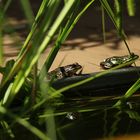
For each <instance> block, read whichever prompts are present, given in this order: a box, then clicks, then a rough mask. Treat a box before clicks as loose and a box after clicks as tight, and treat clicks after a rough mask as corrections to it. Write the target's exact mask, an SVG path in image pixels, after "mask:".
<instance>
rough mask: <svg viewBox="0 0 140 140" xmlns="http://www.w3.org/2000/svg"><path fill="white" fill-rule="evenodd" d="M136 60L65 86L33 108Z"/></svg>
mask: <svg viewBox="0 0 140 140" xmlns="http://www.w3.org/2000/svg"><path fill="white" fill-rule="evenodd" d="M136 59H137V58H134V59H133V60H131V61H128V62H127V63H124V64H120V65H118V66H115V67H113V68H111V69H108V70H105V71H103V72H100V73H97V74H96V75H94V76H91V77H89V78H86V79H84V80H81V81H79V82H77V83H73V84H71V85H68V86H65V87H63V88H61V89H59V90H57V91H55V92H54V93H53V94H52V96H50V97H47V98H44V99H43V100H42V101H40V102H39V103H37V104H36V105H34V106H33V109H36V108H38V107H40V106H41V105H42V104H44V103H45V102H47V101H49V100H50V99H52V98H55V97H56V96H57V95H59V94H60V93H62V92H64V91H67V90H69V89H71V88H74V87H77V86H80V85H83V84H85V83H87V82H90V81H92V80H94V79H96V78H99V77H101V76H104V75H106V74H108V73H110V72H111V71H113V70H116V69H119V68H121V67H125V66H128V65H130V64H132V63H134V62H135V60H136Z"/></svg>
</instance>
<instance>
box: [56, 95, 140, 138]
mask: <svg viewBox="0 0 140 140" xmlns="http://www.w3.org/2000/svg"><path fill="white" fill-rule="evenodd" d="M117 98H119V97H117ZM117 98H116V97H111V98H110V97H109V98H107V97H106V98H101V99H100V100H99V99H98V100H97V101H95V100H94V101H93V99H91V98H90V99H88V101H89V102H87V100H85V99H84V103H80V99H79V100H78V101H77V102H76V101H74V102H75V106H74V102H73V101H72V103H71V105H72V106H73V110H74V111H73V112H72V108H64V111H65V114H64V115H61V116H57V117H56V122H57V123H56V124H57V135H58V139H60V140H63V139H64V140H95V139H101V138H110V137H114V136H120V135H130V134H135V133H140V115H139V113H140V104H139V99H140V97H138V96H135V97H133V98H131V99H130V100H129V101H128V102H126V103H125V104H123V106H122V107H120V108H112V105H113V103H114V102H115V101H116V100H117ZM74 100H75V99H74ZM91 101H92V102H91ZM81 102H82V100H81ZM68 104H69V105H70V101H69V103H68V102H67V103H66V104H65V107H69V105H68ZM84 104H85V106H84ZM61 110H62V108H61ZM66 110H67V111H66Z"/></svg>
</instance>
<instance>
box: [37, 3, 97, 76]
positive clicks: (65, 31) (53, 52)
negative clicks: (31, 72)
mask: <svg viewBox="0 0 140 140" xmlns="http://www.w3.org/2000/svg"><path fill="white" fill-rule="evenodd" d="M94 1H95V0H91V1H90V2H89V3H88V4H87V5H86V6H85V7H84V8H83V9H82V11H81V12H80V13H79V14H78V15H77V16H76V17H75V15H71V16H70V18H69V20H68V22H67V24H66V26H65V27H64V29H63V31H62V33H61V34H60V35H59V36H58V38H57V40H56V43H55V46H54V47H53V48H52V50H51V52H50V53H49V56H48V57H47V60H46V61H45V63H44V65H43V67H42V68H41V71H40V74H39V75H40V76H39V77H40V79H42V78H43V77H44V76H45V75H43V74H44V73H43V71H48V70H49V69H50V67H51V65H52V63H53V61H54V59H55V57H56V55H57V53H58V51H59V49H60V48H61V44H62V43H63V42H64V41H65V40H66V38H67V37H68V35H69V33H70V32H71V31H72V29H73V28H74V26H75V25H76V23H77V22H78V21H79V19H80V17H81V16H82V15H83V14H84V13H85V11H86V10H87V9H88V7H89V6H90V5H91V4H92V3H93V2H94Z"/></svg>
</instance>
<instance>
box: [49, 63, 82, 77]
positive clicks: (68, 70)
mask: <svg viewBox="0 0 140 140" xmlns="http://www.w3.org/2000/svg"><path fill="white" fill-rule="evenodd" d="M78 71H79V73H77V72H78ZM81 72H82V66H81V65H79V64H78V63H74V64H70V65H66V66H63V67H59V68H56V69H55V70H53V71H51V72H49V73H48V79H52V78H54V79H62V78H65V77H72V76H75V75H80V74H81Z"/></svg>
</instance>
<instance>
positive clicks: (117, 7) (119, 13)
mask: <svg viewBox="0 0 140 140" xmlns="http://www.w3.org/2000/svg"><path fill="white" fill-rule="evenodd" d="M122 5H123V2H122V0H115V1H114V7H115V18H116V22H117V26H118V28H119V34H120V35H121V33H122V12H123V11H122Z"/></svg>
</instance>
